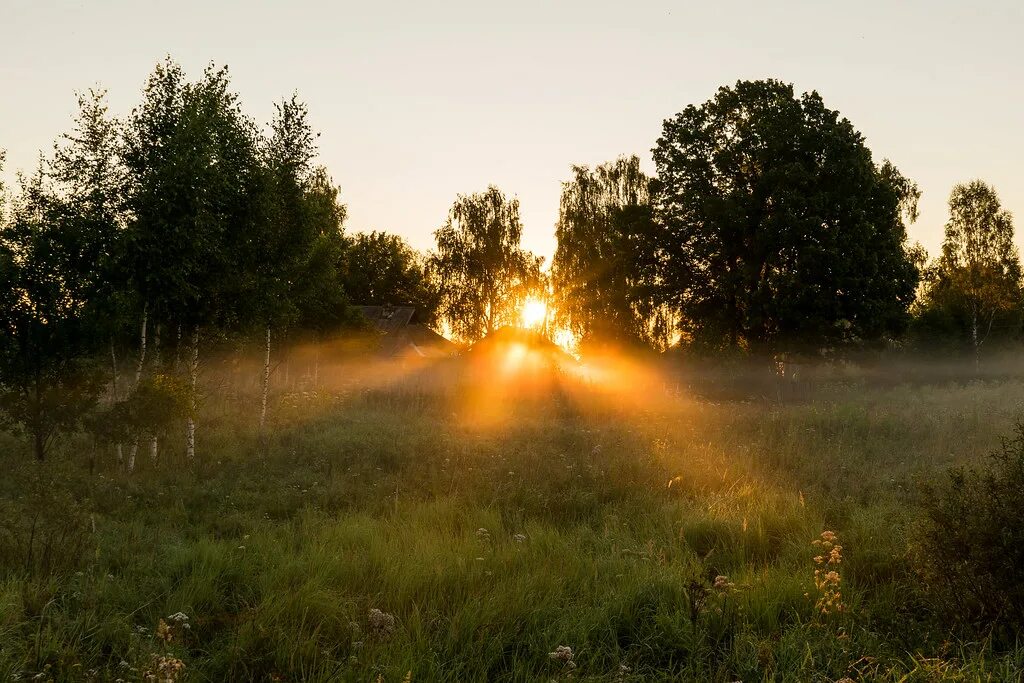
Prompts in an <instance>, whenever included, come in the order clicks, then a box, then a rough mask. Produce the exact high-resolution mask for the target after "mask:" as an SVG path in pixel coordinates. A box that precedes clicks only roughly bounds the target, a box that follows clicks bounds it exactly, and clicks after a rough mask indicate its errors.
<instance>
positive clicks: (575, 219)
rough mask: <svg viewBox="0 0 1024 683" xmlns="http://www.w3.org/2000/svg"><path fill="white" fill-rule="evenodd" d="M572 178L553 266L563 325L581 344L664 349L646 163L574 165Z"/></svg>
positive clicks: (564, 193) (630, 160) (561, 207)
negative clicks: (643, 346)
mask: <svg viewBox="0 0 1024 683" xmlns="http://www.w3.org/2000/svg"><path fill="white" fill-rule="evenodd" d="M572 173H573V178H572V180H570V181H568V182H565V183H563V184H562V197H561V202H560V205H559V212H558V224H557V225H556V227H555V236H556V237H557V239H558V246H557V248H556V250H555V257H554V260H553V261H552V264H551V284H552V288H553V292H554V298H555V301H556V304H557V310H558V316H559V319H560V320H561V321H562V322H563V323H564V324H565V326H566V327H567V328H568V329H569V330H571V331H572V332H573V333H574V334H575V335H576V336H577V337H578V338H579V339H580V342H581V344H582V345H588V344H591V343H603V342H614V343H626V344H635V343H639V344H644V345H654V346H659V345H662V344H664V343H665V340H666V338H667V333H668V330H667V326H666V324H665V317H664V315H663V313H664V310H663V308H662V307H660V306H659V305H658V298H657V296H656V289H657V285H658V282H657V268H656V265H657V261H658V254H659V251H658V245H657V243H656V238H657V236H658V235H657V227H656V224H655V222H654V217H653V212H652V207H651V202H650V184H651V180H650V178H648V177H647V175H646V174H644V172H643V171H642V170H641V169H640V159H639V158H638V157H636V156H631V157H622V158H619V159H617V160H615V161H613V162H610V163H606V164H601V165H599V166H597V167H596V168H594V169H590V168H588V167H586V166H573V168H572Z"/></svg>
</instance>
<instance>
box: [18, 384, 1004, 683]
mask: <svg viewBox="0 0 1024 683" xmlns="http://www.w3.org/2000/svg"><path fill="white" fill-rule="evenodd" d="M370 384H371V383H369V382H361V383H359V385H358V386H354V385H352V384H351V383H349V384H346V385H344V386H343V387H342V386H337V387H333V388H323V387H320V388H317V389H312V388H305V389H304V388H301V387H296V388H294V389H293V390H291V391H287V392H282V393H278V394H275V396H274V400H273V403H272V406H271V411H270V415H271V422H272V424H271V429H270V432H269V434H270V436H269V438H268V439H267V441H266V442H261V440H260V439H259V438H258V436H257V433H256V430H255V429H254V423H253V420H254V412H253V397H252V396H251V395H248V394H246V393H245V392H241V393H237V394H230V393H220V394H217V395H216V396H214V395H213V394H212V393H211V394H210V395H209V396H208V397H207V398H206V400H205V402H204V406H203V420H202V422H201V423H200V426H201V431H200V437H199V438H200V446H199V452H200V455H199V458H198V460H197V462H196V463H194V464H191V465H190V464H187V463H185V461H184V457H183V455H181V452H182V449H181V444H180V443H178V442H177V441H175V437H173V436H172V437H168V438H167V439H166V440H165V443H164V444H163V445H162V450H161V457H160V460H159V461H158V462H156V463H154V462H150V461H149V460H148V459H147V458H146V457H143V456H140V464H139V467H138V469H137V470H136V471H135V472H134V473H131V474H128V473H126V472H125V471H124V469H123V468H119V467H118V466H117V463H116V462H115V461H114V459H113V454H112V453H111V451H110V449H109V448H101V447H98V446H96V445H95V444H92V443H90V442H89V441H88V440H87V439H86V437H84V436H76V437H70V438H66V439H64V440H63V441H62V442H61V443H60V444H59V445H58V447H57V448H56V449H55V451H54V454H53V457H52V458H51V459H50V460H49V461H47V462H44V463H36V462H34V461H33V459H32V457H31V454H30V451H29V450H28V449H27V447H26V444H25V443H24V441H23V440H22V439H18V438H15V437H14V436H12V435H8V434H3V435H0V467H2V469H3V472H4V476H3V477H2V478H0V680H54V681H79V680H83V681H86V680H111V681H112V680H123V681H134V680H168V681H176V680H190V681H222V680H253V681H300V680H301V681H334V680H339V681H477V680H480V681H483V680H490V681H534V680H543V681H547V680H565V679H575V680H593V681H656V680H701V681H748V682H750V681H762V680H797V681H837V680H842V679H851V680H888V681H932V680H966V681H975V680H1000V681H1001V680H1016V679H1019V678H1020V676H1021V674H1020V672H1021V671H1022V670H1024V648H1014V647H1012V646H1009V647H1007V646H996V645H995V644H994V643H993V642H991V641H990V640H988V639H985V638H977V639H971V638H969V637H965V636H955V635H953V634H952V633H951V631H950V629H949V628H948V627H947V625H946V624H944V623H943V621H942V619H941V618H940V617H939V616H938V614H937V611H936V609H935V605H934V604H933V603H932V601H931V600H930V598H929V595H928V594H927V592H925V591H923V590H922V588H921V586H920V572H919V571H918V570H919V567H918V566H917V560H916V557H917V555H916V553H915V547H916V545H915V544H916V533H917V529H918V524H919V520H920V512H919V507H920V503H921V496H922V495H923V494H922V489H921V483H922V482H928V481H935V480H937V479H941V478H942V477H944V476H945V475H944V472H945V470H946V469H947V468H949V467H950V466H952V465H955V464H958V463H977V462H981V461H982V460H983V459H984V457H985V455H986V454H987V453H988V452H990V451H991V450H992V449H993V448H995V447H996V446H997V445H998V444H999V439H1000V437H1001V436H1003V435H1006V434H1008V433H1009V432H1010V431H1011V430H1012V427H1013V424H1014V422H1015V421H1016V420H1017V419H1018V418H1019V417H1020V416H1021V415H1022V414H1024V382H1022V381H1020V380H1019V379H1015V378H1013V377H1003V378H1000V379H988V380H986V381H959V380H954V379H950V378H947V377H943V378H942V379H941V381H939V380H936V381H932V382H927V383H920V382H919V383H900V382H890V383H885V384H882V383H872V382H868V381H864V380H857V379H856V378H853V379H850V378H847V379H845V380H843V381H836V382H832V383H830V384H828V385H827V386H822V387H820V388H819V389H818V390H817V391H816V392H815V393H814V396H813V397H811V398H809V399H805V400H788V401H778V400H776V399H775V398H766V397H757V396H754V397H746V398H731V399H714V400H713V399H711V398H708V397H707V396H699V395H696V394H694V393H693V392H690V391H688V390H687V389H686V387H685V386H684V387H679V386H677V385H673V384H672V383H670V382H665V381H662V378H660V377H659V376H657V375H656V374H655V373H652V372H646V373H645V372H642V371H641V370H638V369H636V368H624V367H618V368H613V367H608V368H604V369H595V370H594V371H593V372H592V373H590V374H588V375H587V376H585V377H575V378H573V377H562V378H559V379H558V380H557V381H554V382H548V383H539V384H536V385H531V386H530V387H529V388H528V389H526V390H522V391H507V390H504V389H503V388H502V384H501V381H500V376H499V377H494V376H492V377H490V378H489V379H488V380H487V381H479V380H477V381H476V382H475V383H474V384H473V387H472V388H468V387H467V385H458V386H455V385H449V386H447V387H446V388H444V389H443V390H442V389H438V390H437V391H433V392H424V391H421V390H418V389H408V388H405V389H402V388H400V387H398V386H396V385H395V384H392V383H379V385H377V386H371V385H370ZM399 384H401V383H399ZM829 532H831V534H830V533H829ZM823 533H824V534H825V535H824V536H823ZM832 534H834V536H833V535H832ZM823 540H824V541H825V542H826V543H828V544H829V545H827V546H825V552H824V555H826V557H825V558H824V559H822V557H821V556H822V554H823V551H822V547H823V546H822V545H821V543H822V541H823ZM815 541H817V542H818V544H815ZM836 546H841V548H840V550H839V551H837V552H836V553H835V554H838V555H839V556H840V557H839V558H835V560H836V561H835V562H831V561H830V560H829V557H828V555H829V552H828V551H829V550H830V549H832V548H835V547H836ZM816 557H818V558H819V559H818V560H817V561H816V560H815V558H816ZM840 559H841V561H840ZM816 569H821V570H823V571H822V572H821V574H820V578H822V579H824V577H825V575H826V571H824V570H827V571H833V570H834V571H836V572H837V576H834V577H832V578H830V579H828V580H819V581H818V582H816V580H815V570H816Z"/></svg>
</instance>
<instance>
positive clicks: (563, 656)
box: [548, 645, 572, 662]
mask: <svg viewBox="0 0 1024 683" xmlns="http://www.w3.org/2000/svg"><path fill="white" fill-rule="evenodd" d="M548 657H550V658H551V659H554V660H555V661H558V662H571V661H572V648H571V647H569V646H568V645H559V646H558V647H556V648H555V651H554V652H549V653H548Z"/></svg>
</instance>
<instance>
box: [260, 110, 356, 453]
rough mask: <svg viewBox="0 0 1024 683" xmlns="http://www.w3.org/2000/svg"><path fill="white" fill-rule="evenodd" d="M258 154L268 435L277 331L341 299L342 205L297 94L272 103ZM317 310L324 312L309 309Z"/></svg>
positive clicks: (317, 321)
mask: <svg viewBox="0 0 1024 683" xmlns="http://www.w3.org/2000/svg"><path fill="white" fill-rule="evenodd" d="M270 131H271V134H270V137H269V138H268V139H267V140H266V141H265V142H264V145H263V148H262V158H263V163H264V165H265V169H266V180H267V186H266V188H265V198H266V202H265V204H264V206H265V207H266V214H265V216H264V218H263V222H262V224H261V229H260V231H259V234H258V236H257V237H256V239H255V240H253V242H252V244H253V245H254V246H255V250H256V251H255V253H254V254H253V255H252V262H253V268H254V276H255V282H256V290H257V291H256V293H255V307H256V309H257V312H256V313H255V315H256V318H257V319H258V320H259V321H260V323H262V327H263V329H262V331H261V337H262V341H263V354H262V355H263V371H262V378H261V380H262V382H261V385H262V386H261V399H260V415H259V431H260V435H261V438H262V437H265V432H266V422H267V409H268V401H269V395H270V379H271V353H272V348H271V347H272V342H273V336H274V332H275V330H276V331H277V332H278V333H280V332H281V331H282V330H283V329H286V328H287V327H288V326H289V325H293V324H296V323H298V322H300V321H302V322H305V323H307V324H308V325H311V326H313V327H314V328H315V327H317V326H319V325H322V324H324V321H325V320H326V319H329V318H330V317H331V316H330V313H329V310H330V309H331V308H332V307H334V308H337V307H341V306H343V305H344V304H343V299H342V298H341V290H340V288H339V287H338V279H339V278H338V272H337V264H338V262H339V260H340V258H341V250H342V247H343V235H342V221H343V220H344V216H345V210H344V207H343V206H341V205H339V204H338V203H337V190H336V188H334V187H333V184H332V183H331V181H330V179H329V177H328V176H327V173H326V171H324V170H323V169H322V168H319V167H317V166H316V165H315V164H314V162H315V159H316V156H317V148H316V137H317V134H316V133H314V131H313V129H312V126H311V125H310V123H309V111H308V108H307V107H306V105H305V104H304V103H302V102H301V101H299V99H298V98H297V97H296V96H294V95H293V96H292V97H291V98H290V99H286V100H283V101H281V102H279V103H277V104H276V105H275V115H274V118H273V120H272V121H271V124H270ZM311 309H319V310H320V311H321V312H322V315H315V314H314V315H309V313H310V310H311Z"/></svg>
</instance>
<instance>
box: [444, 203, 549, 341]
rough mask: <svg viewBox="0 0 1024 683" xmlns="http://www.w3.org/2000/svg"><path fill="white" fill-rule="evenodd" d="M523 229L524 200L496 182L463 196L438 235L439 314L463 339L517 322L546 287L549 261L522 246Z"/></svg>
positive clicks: (452, 209) (477, 337)
mask: <svg viewBox="0 0 1024 683" xmlns="http://www.w3.org/2000/svg"><path fill="white" fill-rule="evenodd" d="M522 230H523V226H522V224H521V223H520V221H519V201H518V200H517V199H511V200H509V199H506V197H505V195H504V194H503V193H502V192H501V190H499V189H498V188H497V187H494V186H493V185H492V186H490V187H488V188H487V191H486V192H480V193H477V194H470V195H459V197H458V199H457V200H456V201H455V203H454V204H453V205H452V208H451V210H450V211H449V212H448V221H447V222H446V223H445V225H444V226H443V227H442V228H440V229H439V230H437V232H435V233H434V237H435V239H436V240H437V251H436V252H435V253H434V254H433V255H432V257H431V260H430V270H431V275H432V277H434V278H435V279H436V282H437V285H438V289H439V292H440V301H441V305H440V308H439V312H440V314H441V316H442V317H443V318H444V320H445V321H446V322H447V323H448V325H449V327H450V328H451V330H452V332H453V333H454V334H455V335H456V336H457V337H459V338H461V339H464V340H466V341H476V340H478V339H480V338H482V337H484V336H486V335H487V334H490V333H491V332H493V331H494V330H495V329H497V328H498V327H500V326H502V325H508V324H511V323H514V322H515V321H516V320H517V319H518V317H519V310H520V307H521V304H522V302H523V300H524V299H525V298H526V297H527V296H528V295H529V294H530V293H531V292H532V291H537V290H538V288H539V287H540V284H541V282H542V278H541V272H540V267H541V264H542V263H543V259H542V258H540V257H536V256H534V255H533V254H531V253H530V252H528V251H526V250H524V249H523V248H522V247H521V246H520V243H519V242H520V238H521V236H522Z"/></svg>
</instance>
